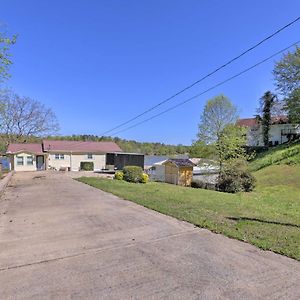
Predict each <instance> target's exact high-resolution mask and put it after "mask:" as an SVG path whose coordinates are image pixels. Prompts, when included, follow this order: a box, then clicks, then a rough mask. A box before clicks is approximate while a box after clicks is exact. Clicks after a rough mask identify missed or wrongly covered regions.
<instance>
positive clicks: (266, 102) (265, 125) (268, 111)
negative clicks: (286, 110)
mask: <svg viewBox="0 0 300 300" xmlns="http://www.w3.org/2000/svg"><path fill="white" fill-rule="evenodd" d="M276 98H277V96H276V95H274V94H272V93H271V92H270V91H267V92H265V93H264V95H263V96H262V97H261V98H260V106H261V108H260V110H261V112H262V116H261V125H262V133H263V141H264V145H265V146H267V147H268V146H269V131H270V126H271V122H272V108H273V106H274V104H275V102H276Z"/></svg>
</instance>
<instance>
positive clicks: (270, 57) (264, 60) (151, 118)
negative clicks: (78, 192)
mask: <svg viewBox="0 0 300 300" xmlns="http://www.w3.org/2000/svg"><path fill="white" fill-rule="evenodd" d="M298 43H300V40H299V41H297V42H295V43H293V44H292V45H290V46H288V47H285V48H284V49H282V50H280V51H278V52H276V53H274V54H272V55H271V56H269V57H267V58H265V59H263V60H261V61H260V62H258V63H256V64H254V65H252V66H251V67H249V68H247V69H245V70H243V71H241V72H239V73H237V74H235V75H233V76H231V77H229V78H227V79H225V80H223V81H221V82H219V83H217V84H216V85H214V86H212V87H210V88H208V89H207V90H205V91H203V92H201V93H199V94H197V95H195V96H193V97H191V98H188V99H186V100H184V101H182V102H180V103H178V104H176V105H174V106H172V107H170V108H168V109H166V110H164V111H162V112H160V113H158V114H156V115H154V116H152V117H150V118H148V119H145V120H143V121H141V122H138V123H136V124H134V125H131V126H129V127H127V128H125V129H122V130H119V131H117V132H116V133H114V134H113V135H116V134H119V133H122V132H124V131H127V130H129V129H132V128H134V127H137V126H139V125H141V124H143V123H146V122H148V121H150V120H153V119H154V118H157V117H159V116H161V115H163V114H165V113H167V112H169V111H171V110H174V109H176V108H177V107H180V106H182V105H184V104H186V103H187V102H190V101H192V100H194V99H196V98H198V97H200V96H202V95H203V94H205V93H207V92H210V91H211V90H213V89H215V88H217V87H219V86H221V85H223V84H225V83H227V82H229V81H231V80H233V79H235V78H237V77H239V76H241V75H242V74H244V73H246V72H248V71H250V70H252V69H254V68H256V67H258V66H259V65H261V64H263V63H265V62H266V61H268V60H270V59H272V58H273V57H275V56H277V55H279V54H281V53H283V52H285V51H286V50H288V49H290V48H291V47H293V46H296V45H297V44H298Z"/></svg>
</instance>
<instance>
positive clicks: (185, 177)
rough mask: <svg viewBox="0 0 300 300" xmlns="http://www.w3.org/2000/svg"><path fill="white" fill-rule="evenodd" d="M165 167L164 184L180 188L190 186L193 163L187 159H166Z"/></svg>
mask: <svg viewBox="0 0 300 300" xmlns="http://www.w3.org/2000/svg"><path fill="white" fill-rule="evenodd" d="M163 165H164V166H165V182H167V183H172V184H176V185H182V186H191V183H192V180H193V167H194V166H195V165H194V163H193V162H191V161H190V160H189V159H168V160H167V161H165V162H164V163H163Z"/></svg>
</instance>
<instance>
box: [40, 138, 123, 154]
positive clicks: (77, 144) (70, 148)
mask: <svg viewBox="0 0 300 300" xmlns="http://www.w3.org/2000/svg"><path fill="white" fill-rule="evenodd" d="M43 150H44V151H45V152H49V151H51V152H53V151H66V152H101V153H107V152H121V151H122V149H121V148H120V147H119V146H118V145H117V144H116V143H114V142H81V141H52V140H44V141H43Z"/></svg>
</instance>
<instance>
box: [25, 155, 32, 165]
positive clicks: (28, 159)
mask: <svg viewBox="0 0 300 300" xmlns="http://www.w3.org/2000/svg"><path fill="white" fill-rule="evenodd" d="M26 160H27V165H28V166H32V165H33V156H27V159H26Z"/></svg>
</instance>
